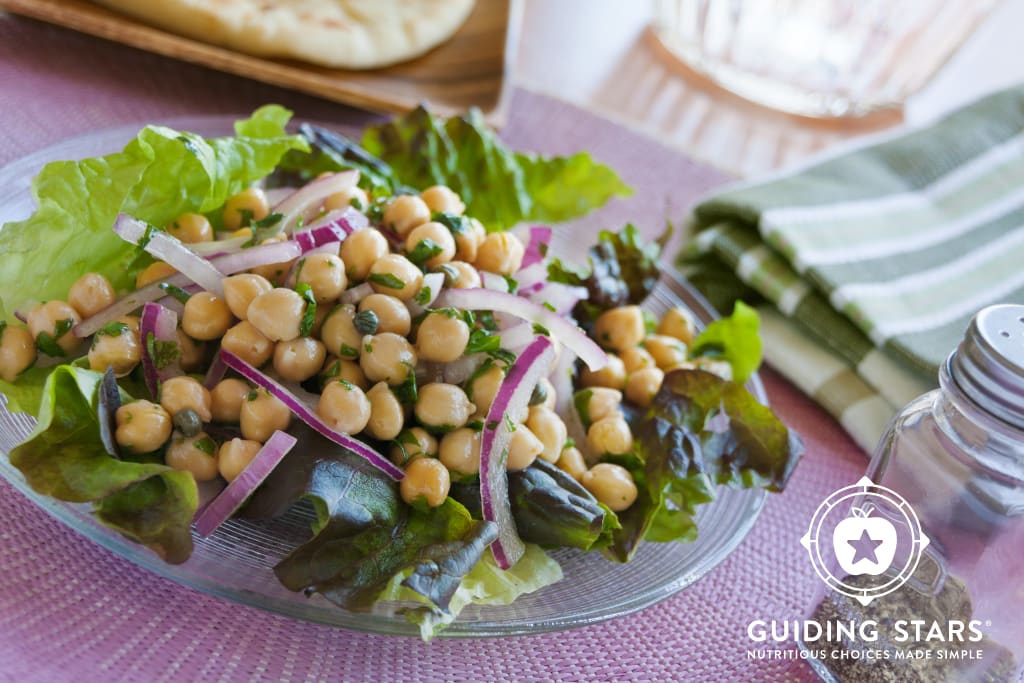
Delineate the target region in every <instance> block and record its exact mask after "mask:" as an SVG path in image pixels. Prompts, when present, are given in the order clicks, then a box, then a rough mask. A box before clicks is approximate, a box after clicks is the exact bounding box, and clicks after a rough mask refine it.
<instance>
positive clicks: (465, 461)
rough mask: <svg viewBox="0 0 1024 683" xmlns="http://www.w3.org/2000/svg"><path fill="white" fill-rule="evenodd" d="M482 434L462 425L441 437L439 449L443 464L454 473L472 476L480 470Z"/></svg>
mask: <svg viewBox="0 0 1024 683" xmlns="http://www.w3.org/2000/svg"><path fill="white" fill-rule="evenodd" d="M480 442H481V434H480V432H478V431H476V430H475V429H469V428H468V427H462V428H460V429H456V430H455V431H453V432H448V433H447V434H445V435H444V437H443V438H442V439H441V446H440V448H439V450H438V454H439V457H440V458H441V464H443V465H444V466H445V467H447V468H448V470H449V471H450V472H451V473H452V474H457V475H459V476H461V477H472V476H473V475H476V474H479V472H480Z"/></svg>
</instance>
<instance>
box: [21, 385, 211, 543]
mask: <svg viewBox="0 0 1024 683" xmlns="http://www.w3.org/2000/svg"><path fill="white" fill-rule="evenodd" d="M102 378H103V375H102V374H100V373H98V372H93V371H91V370H86V369H83V368H77V367H74V366H71V365H61V366H58V367H57V368H55V369H53V371H52V372H51V373H50V376H49V377H48V378H47V380H46V384H45V386H44V389H43V400H42V403H41V406H40V409H39V418H38V423H37V425H36V428H35V430H33V432H32V434H31V435H30V436H29V437H28V439H27V440H26V441H25V442H24V443H23V444H21V445H20V446H18V447H17V448H15V449H14V450H12V451H11V453H10V460H11V464H12V465H14V466H15V467H17V468H18V469H19V470H20V471H21V473H22V474H23V475H24V476H25V479H26V481H28V483H29V485H30V486H31V487H32V488H33V490H35V491H36V492H38V493H42V494H45V495H49V496H53V497H54V498H57V499H59V500H64V501H68V502H72V503H85V502H93V503H94V508H95V511H96V514H97V516H98V518H99V519H100V521H102V522H104V523H105V524H107V525H108V526H111V527H113V528H114V529H117V530H118V531H120V532H121V533H123V534H125V535H126V536H128V537H129V538H132V539H134V540H136V541H138V542H140V543H142V544H144V545H146V546H148V547H149V548H151V549H152V550H154V551H155V552H157V553H158V554H160V556H161V557H163V558H164V559H165V560H167V561H168V562H184V561H185V560H186V559H188V556H189V555H190V554H191V552H192V537H191V533H190V531H189V526H190V524H191V522H192V516H193V515H194V514H195V511H196V508H197V507H198V504H199V497H198V492H197V490H196V484H195V481H194V480H193V479H192V476H191V475H190V474H188V473H182V472H178V471H176V470H172V469H171V468H169V467H167V466H165V465H162V464H159V463H155V462H132V461H127V460H118V459H116V458H113V457H111V456H110V455H109V454H108V453H107V451H106V449H105V448H104V447H103V442H102V441H101V440H100V427H99V419H98V417H97V413H96V401H97V390H98V388H99V384H100V381H101V380H102ZM123 398H124V400H130V398H131V397H130V396H127V395H124V396H123Z"/></svg>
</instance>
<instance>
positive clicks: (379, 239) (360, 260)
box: [341, 228, 389, 282]
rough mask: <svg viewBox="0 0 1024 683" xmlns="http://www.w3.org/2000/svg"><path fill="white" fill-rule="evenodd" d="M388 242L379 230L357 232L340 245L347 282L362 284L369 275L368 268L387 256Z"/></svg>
mask: <svg viewBox="0 0 1024 683" xmlns="http://www.w3.org/2000/svg"><path fill="white" fill-rule="evenodd" d="M388 251H389V249H388V240H387V238H385V237H384V235H382V234H381V233H380V231H379V230H374V229H373V228H366V229H365V230H357V231H355V232H354V233H352V234H351V235H349V236H348V237H346V238H345V241H344V242H342V243H341V260H342V261H344V262H345V274H346V275H347V276H348V279H349V280H354V281H356V282H362V281H363V280H365V279H366V277H367V276H368V275H369V274H370V266H372V265H373V264H374V263H376V262H377V260H378V259H380V258H381V257H382V256H385V255H387V253H388Z"/></svg>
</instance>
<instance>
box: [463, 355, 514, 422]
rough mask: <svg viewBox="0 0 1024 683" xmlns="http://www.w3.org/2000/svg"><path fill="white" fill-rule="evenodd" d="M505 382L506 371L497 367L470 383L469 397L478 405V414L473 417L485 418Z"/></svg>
mask: <svg viewBox="0 0 1024 683" xmlns="http://www.w3.org/2000/svg"><path fill="white" fill-rule="evenodd" d="M503 381H505V371H504V370H502V369H501V368H500V367H498V366H497V365H492V366H491V367H490V368H488V369H487V370H485V371H484V372H482V373H480V374H479V375H477V376H476V377H474V378H473V380H472V381H471V382H470V383H469V387H468V392H467V394H468V396H469V398H470V400H472V401H473V403H474V404H475V405H476V414H475V415H474V416H473V417H479V418H483V417H486V416H487V411H489V410H490V409H491V404H492V403H494V397H495V396H497V394H498V387H500V386H501V383H502V382H503Z"/></svg>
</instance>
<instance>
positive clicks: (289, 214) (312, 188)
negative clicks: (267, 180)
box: [272, 171, 359, 235]
mask: <svg viewBox="0 0 1024 683" xmlns="http://www.w3.org/2000/svg"><path fill="white" fill-rule="evenodd" d="M357 182H359V171H341V172H340V173H332V174H331V175H325V176H323V177H321V178H317V179H315V180H313V181H311V182H310V183H308V184H306V185H304V186H303V187H301V188H299V189H298V190H296V191H295V192H292V193H291V194H290V195H288V196H287V197H285V198H284V199H283V200H281V201H280V202H278V203H277V204H276V205H274V208H273V209H272V211H273V212H274V213H280V214H284V219H283V220H284V231H285V234H287V235H290V234H292V231H293V230H295V227H296V226H297V225H299V221H300V220H301V221H302V222H303V223H308V222H309V221H310V220H311V219H312V218H313V217H314V216H316V214H317V212H319V211H320V208H321V207H322V206H323V203H324V200H325V199H327V198H328V197H330V196H331V195H332V194H336V193H338V192H343V191H345V190H348V189H351V188H353V187H355V185H356V183H357Z"/></svg>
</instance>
